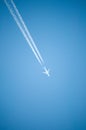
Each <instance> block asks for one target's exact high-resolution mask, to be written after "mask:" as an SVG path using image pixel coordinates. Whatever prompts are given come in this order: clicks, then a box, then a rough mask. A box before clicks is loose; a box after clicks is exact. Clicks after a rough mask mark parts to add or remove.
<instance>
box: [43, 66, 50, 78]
mask: <svg viewBox="0 0 86 130" xmlns="http://www.w3.org/2000/svg"><path fill="white" fill-rule="evenodd" d="M49 71H50V70H49V69H48V70H47V69H46V67H44V72H43V73H44V74H46V75H47V76H48V77H49V76H50V74H49Z"/></svg>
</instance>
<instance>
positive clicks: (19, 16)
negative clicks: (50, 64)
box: [11, 0, 44, 63]
mask: <svg viewBox="0 0 86 130" xmlns="http://www.w3.org/2000/svg"><path fill="white" fill-rule="evenodd" d="M11 3H12V5H13V7H14V9H15V11H16V13H17V15H18V18H19V19H20V21H21V23H22V25H23V27H24V29H25V32H26V33H27V35H28V38H29V40H30V41H31V43H32V45H33V47H34V49H35V51H36V53H37V54H38V56H39V58H40V60H41V62H42V63H44V60H43V58H42V56H41V54H40V52H39V50H38V49H37V47H36V45H35V43H34V41H33V39H32V37H31V35H30V32H29V31H28V29H27V27H26V25H25V23H24V21H23V19H22V17H21V15H20V13H19V11H18V9H17V7H16V5H15V4H14V2H13V0H11Z"/></svg>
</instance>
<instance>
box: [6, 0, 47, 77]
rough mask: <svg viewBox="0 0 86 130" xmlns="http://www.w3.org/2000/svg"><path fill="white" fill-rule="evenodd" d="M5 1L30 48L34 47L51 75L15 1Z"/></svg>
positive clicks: (44, 67) (34, 51) (35, 52)
mask: <svg viewBox="0 0 86 130" xmlns="http://www.w3.org/2000/svg"><path fill="white" fill-rule="evenodd" d="M4 2H5V4H6V6H7V8H8V10H9V11H10V13H11V15H12V17H13V18H14V20H15V22H16V24H17V25H18V27H19V29H20V31H21V32H22V34H23V36H24V38H25V39H26V41H27V43H28V44H29V46H30V48H31V49H32V51H33V53H34V55H35V57H36V59H37V60H38V62H39V63H40V65H41V66H42V67H43V69H44V71H45V72H44V73H45V74H46V75H48V76H49V71H48V70H47V69H46V66H45V63H44V60H43V58H42V56H41V54H40V52H39V50H38V48H37V47H36V45H35V43H34V41H33V39H32V37H31V35H30V33H29V31H28V29H27V27H26V25H25V23H24V21H23V19H22V17H21V15H20V13H19V11H18V9H17V7H16V5H15V3H14V2H13V0H10V1H9V2H8V0H4Z"/></svg>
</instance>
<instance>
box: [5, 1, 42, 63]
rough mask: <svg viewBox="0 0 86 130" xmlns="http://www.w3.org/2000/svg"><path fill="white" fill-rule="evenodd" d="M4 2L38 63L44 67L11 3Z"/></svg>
mask: <svg viewBox="0 0 86 130" xmlns="http://www.w3.org/2000/svg"><path fill="white" fill-rule="evenodd" d="M4 1H5V4H6V6H7V8H8V9H9V11H10V13H11V15H12V16H13V18H14V20H15V22H16V24H17V25H18V27H19V29H20V30H21V32H22V34H23V36H24V37H25V39H26V41H27V43H28V44H29V46H30V47H31V49H32V51H33V53H34V54H35V56H36V58H37V60H38V62H39V63H40V64H41V65H42V62H41V60H40V58H39V56H38V54H37V53H36V51H35V49H34V48H33V46H32V44H31V42H30V40H29V39H28V37H27V35H26V33H25V31H24V29H23V28H22V26H21V24H20V21H19V20H18V18H17V16H16V15H15V13H14V11H13V9H12V8H11V7H10V5H9V3H7V1H6V0H4Z"/></svg>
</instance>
